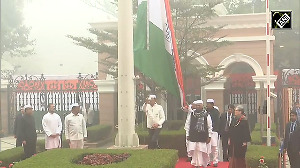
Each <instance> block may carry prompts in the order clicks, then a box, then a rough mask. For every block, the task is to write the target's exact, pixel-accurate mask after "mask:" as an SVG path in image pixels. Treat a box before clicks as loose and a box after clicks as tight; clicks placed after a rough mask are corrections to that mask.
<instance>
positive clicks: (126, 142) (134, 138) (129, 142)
mask: <svg viewBox="0 0 300 168" xmlns="http://www.w3.org/2000/svg"><path fill="white" fill-rule="evenodd" d="M115 146H116V147H119V148H132V147H139V137H138V135H137V133H134V134H131V135H126V134H125V135H124V134H123V135H122V136H120V134H119V133H118V134H117V136H116V138H115Z"/></svg>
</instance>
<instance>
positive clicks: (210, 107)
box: [206, 99, 220, 167]
mask: <svg viewBox="0 0 300 168" xmlns="http://www.w3.org/2000/svg"><path fill="white" fill-rule="evenodd" d="M206 102H207V104H206V106H207V109H206V110H207V112H208V113H209V114H210V116H211V119H212V127H213V130H212V136H211V142H210V144H211V153H212V158H213V160H212V162H213V165H214V167H218V162H219V159H218V156H219V153H218V140H219V134H218V129H219V122H220V112H219V111H218V110H217V109H216V108H214V103H215V101H214V99H207V101H206Z"/></svg>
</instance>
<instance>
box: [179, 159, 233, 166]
mask: <svg viewBox="0 0 300 168" xmlns="http://www.w3.org/2000/svg"><path fill="white" fill-rule="evenodd" d="M186 159H187V158H180V159H179V161H178V162H177V164H176V167H175V168H194V166H192V165H191V163H190V162H186ZM228 164H229V163H228V162H219V164H218V168H228ZM207 168H214V167H213V166H208V167H207Z"/></svg>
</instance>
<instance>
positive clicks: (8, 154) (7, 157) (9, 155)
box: [0, 147, 24, 167]
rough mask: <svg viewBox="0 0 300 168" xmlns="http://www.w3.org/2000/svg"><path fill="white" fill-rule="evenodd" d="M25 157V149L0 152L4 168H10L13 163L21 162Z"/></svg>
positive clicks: (18, 148) (19, 148)
mask: <svg viewBox="0 0 300 168" xmlns="http://www.w3.org/2000/svg"><path fill="white" fill-rule="evenodd" d="M23 157H24V151H23V147H17V148H12V149H7V150H5V151H2V152H0V161H2V166H4V167H8V165H9V164H11V163H13V162H19V161H20V160H21V159H23Z"/></svg>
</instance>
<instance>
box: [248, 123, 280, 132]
mask: <svg viewBox="0 0 300 168" xmlns="http://www.w3.org/2000/svg"><path fill="white" fill-rule="evenodd" d="M260 127H261V124H260V123H256V124H255V127H254V129H253V131H260ZM276 128H277V125H276V124H275V123H272V124H271V132H276ZM263 131H267V125H266V124H263Z"/></svg>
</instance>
